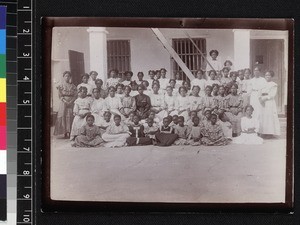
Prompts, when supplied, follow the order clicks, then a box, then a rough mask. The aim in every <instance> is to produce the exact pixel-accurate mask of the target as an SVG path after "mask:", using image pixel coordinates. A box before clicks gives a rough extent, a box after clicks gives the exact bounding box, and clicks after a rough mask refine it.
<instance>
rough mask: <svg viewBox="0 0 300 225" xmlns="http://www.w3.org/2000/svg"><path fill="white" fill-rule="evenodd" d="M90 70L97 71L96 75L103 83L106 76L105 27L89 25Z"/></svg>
mask: <svg viewBox="0 0 300 225" xmlns="http://www.w3.org/2000/svg"><path fill="white" fill-rule="evenodd" d="M87 31H88V32H89V41H90V70H91V71H93V70H94V71H97V72H98V77H97V78H100V79H102V80H103V82H104V83H105V81H106V78H107V47H106V45H107V43H106V35H107V34H108V32H107V31H106V29H105V27H89V28H88V29H87Z"/></svg>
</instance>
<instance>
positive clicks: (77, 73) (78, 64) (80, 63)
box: [69, 50, 85, 86]
mask: <svg viewBox="0 0 300 225" xmlns="http://www.w3.org/2000/svg"><path fill="white" fill-rule="evenodd" d="M69 62H70V72H71V74H72V82H73V84H75V85H76V86H77V85H78V84H80V83H81V76H82V75H83V74H84V73H85V69H84V54H83V53H82V52H77V51H73V50H69Z"/></svg>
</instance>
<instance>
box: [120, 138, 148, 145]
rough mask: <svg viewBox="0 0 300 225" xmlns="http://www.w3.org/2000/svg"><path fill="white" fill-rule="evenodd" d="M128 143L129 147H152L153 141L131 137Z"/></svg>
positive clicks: (127, 140)
mask: <svg viewBox="0 0 300 225" xmlns="http://www.w3.org/2000/svg"><path fill="white" fill-rule="evenodd" d="M126 143H127V145H128V146H135V145H152V140H151V138H149V137H140V138H136V137H129V138H127V139H126Z"/></svg>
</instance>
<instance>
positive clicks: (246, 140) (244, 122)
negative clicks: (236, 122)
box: [232, 117, 263, 145]
mask: <svg viewBox="0 0 300 225" xmlns="http://www.w3.org/2000/svg"><path fill="white" fill-rule="evenodd" d="M241 128H242V133H241V135H240V136H238V137H236V138H233V140H232V143H235V144H246V145H260V144H262V143H263V139H262V138H261V137H258V135H257V132H258V131H259V121H258V119H256V118H254V117H251V118H248V117H242V119H241ZM249 128H255V130H254V131H255V133H251V134H248V133H246V132H247V131H248V129H249Z"/></svg>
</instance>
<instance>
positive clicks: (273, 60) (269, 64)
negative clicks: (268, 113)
mask: <svg viewBox="0 0 300 225" xmlns="http://www.w3.org/2000/svg"><path fill="white" fill-rule="evenodd" d="M250 56H251V58H250V60H251V69H252V71H253V67H254V66H255V64H258V65H260V66H261V71H262V73H265V72H266V71H267V70H273V71H274V73H275V76H274V77H273V81H274V82H275V83H276V84H277V85H278V89H277V95H276V97H275V101H276V104H277V110H278V113H279V114H283V113H284V103H285V101H284V96H285V95H284V91H285V89H284V85H285V83H286V74H285V71H284V40H283V39H252V40H251V42H250Z"/></svg>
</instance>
